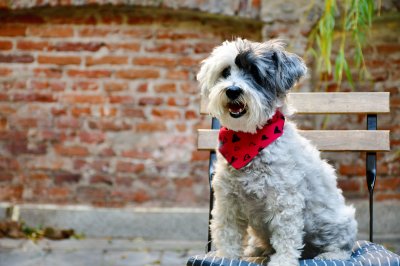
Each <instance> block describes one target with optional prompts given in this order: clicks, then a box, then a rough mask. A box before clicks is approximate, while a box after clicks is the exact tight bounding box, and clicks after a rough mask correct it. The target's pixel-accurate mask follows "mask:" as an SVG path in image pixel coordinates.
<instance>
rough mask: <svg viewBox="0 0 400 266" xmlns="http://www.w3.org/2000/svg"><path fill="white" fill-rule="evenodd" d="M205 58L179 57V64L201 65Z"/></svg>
mask: <svg viewBox="0 0 400 266" xmlns="http://www.w3.org/2000/svg"><path fill="white" fill-rule="evenodd" d="M201 60H203V59H195V58H192V57H183V58H180V59H179V63H178V64H179V65H180V66H188V67H194V66H199V65H200V62H201Z"/></svg>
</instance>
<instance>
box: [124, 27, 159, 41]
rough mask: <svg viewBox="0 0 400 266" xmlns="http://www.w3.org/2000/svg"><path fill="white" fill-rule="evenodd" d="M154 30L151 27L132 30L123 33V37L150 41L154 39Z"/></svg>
mask: <svg viewBox="0 0 400 266" xmlns="http://www.w3.org/2000/svg"><path fill="white" fill-rule="evenodd" d="M153 31H154V30H153V29H152V28H151V27H140V28H132V27H130V28H129V29H126V30H123V31H121V34H122V35H126V36H129V37H133V38H136V39H140V40H143V39H150V38H152V37H153V35H154V34H153Z"/></svg>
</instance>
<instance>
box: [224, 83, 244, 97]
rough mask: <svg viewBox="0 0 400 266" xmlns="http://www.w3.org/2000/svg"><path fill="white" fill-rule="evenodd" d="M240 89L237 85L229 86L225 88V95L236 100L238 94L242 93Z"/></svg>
mask: <svg viewBox="0 0 400 266" xmlns="http://www.w3.org/2000/svg"><path fill="white" fill-rule="evenodd" d="M242 92H243V91H242V89H241V88H239V87H237V86H230V87H228V88H227V89H226V92H225V93H226V96H228V98H229V99H230V100H236V99H237V98H238V97H239V96H240V94H242Z"/></svg>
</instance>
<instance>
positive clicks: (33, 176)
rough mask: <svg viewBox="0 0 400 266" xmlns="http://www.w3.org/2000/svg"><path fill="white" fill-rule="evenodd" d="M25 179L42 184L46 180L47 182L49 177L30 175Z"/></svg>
mask: <svg viewBox="0 0 400 266" xmlns="http://www.w3.org/2000/svg"><path fill="white" fill-rule="evenodd" d="M27 179H29V180H34V181H41V182H44V181H46V180H49V179H50V177H49V176H48V175H47V174H45V173H30V174H29V175H28V176H27Z"/></svg>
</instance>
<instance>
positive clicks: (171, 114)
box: [151, 109, 181, 119]
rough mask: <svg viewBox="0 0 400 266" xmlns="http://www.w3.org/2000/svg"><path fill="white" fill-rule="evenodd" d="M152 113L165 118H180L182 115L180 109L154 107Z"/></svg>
mask: <svg viewBox="0 0 400 266" xmlns="http://www.w3.org/2000/svg"><path fill="white" fill-rule="evenodd" d="M151 114H152V115H153V116H155V117H160V118H163V119H179V118H180V117H181V113H180V112H179V111H178V110H168V109H164V110H162V109H153V110H152V111H151Z"/></svg>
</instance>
